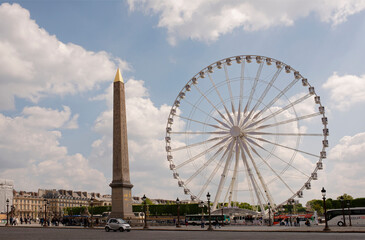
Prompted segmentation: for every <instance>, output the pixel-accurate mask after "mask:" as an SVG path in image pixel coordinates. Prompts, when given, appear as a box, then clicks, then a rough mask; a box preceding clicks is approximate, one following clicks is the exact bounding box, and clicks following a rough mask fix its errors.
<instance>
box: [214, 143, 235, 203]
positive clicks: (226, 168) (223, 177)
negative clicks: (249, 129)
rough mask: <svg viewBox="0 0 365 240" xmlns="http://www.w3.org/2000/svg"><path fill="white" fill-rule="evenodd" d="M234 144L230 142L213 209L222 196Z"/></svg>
mask: <svg viewBox="0 0 365 240" xmlns="http://www.w3.org/2000/svg"><path fill="white" fill-rule="evenodd" d="M234 144H235V140H232V142H231V144H230V145H231V146H230V149H229V153H228V156H227V160H226V164H225V165H224V169H223V173H222V175H221V179H220V181H219V185H218V189H217V193H216V195H215V198H214V202H213V209H216V208H217V203H218V201H219V198H220V197H221V194H222V188H223V186H224V183H225V181H226V177H227V172H228V169H229V166H230V165H231V162H232V161H231V159H232V152H233V147H234Z"/></svg>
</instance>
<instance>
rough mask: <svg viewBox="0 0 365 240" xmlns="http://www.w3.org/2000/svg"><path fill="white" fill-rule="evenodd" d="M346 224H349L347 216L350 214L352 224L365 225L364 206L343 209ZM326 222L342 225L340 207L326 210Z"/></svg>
mask: <svg viewBox="0 0 365 240" xmlns="http://www.w3.org/2000/svg"><path fill="white" fill-rule="evenodd" d="M344 213H345V221H346V225H349V224H350V221H349V216H351V225H352V226H365V208H364V207H356V208H350V211H349V210H348V209H345V210H344ZM327 223H328V225H332V226H333V225H337V226H343V225H344V220H343V212H342V209H331V210H328V211H327Z"/></svg>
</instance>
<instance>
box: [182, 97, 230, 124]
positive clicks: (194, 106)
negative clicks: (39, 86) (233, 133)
mask: <svg viewBox="0 0 365 240" xmlns="http://www.w3.org/2000/svg"><path fill="white" fill-rule="evenodd" d="M185 102H186V103H188V104H189V105H191V106H192V107H193V108H195V109H198V110H199V111H200V112H202V113H204V114H205V115H207V116H208V117H210V118H212V119H214V120H215V121H217V122H219V123H220V124H222V125H223V126H225V127H226V128H230V126H229V125H227V124H225V123H223V122H222V121H219V120H218V119H216V118H215V117H213V116H212V115H211V114H209V113H207V112H206V111H204V110H202V109H201V108H199V107H197V106H196V105H194V104H192V103H191V102H189V101H187V100H185Z"/></svg>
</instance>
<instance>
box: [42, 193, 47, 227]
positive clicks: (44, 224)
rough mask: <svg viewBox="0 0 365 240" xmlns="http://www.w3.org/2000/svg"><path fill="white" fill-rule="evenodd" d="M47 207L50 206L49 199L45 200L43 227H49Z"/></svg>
mask: <svg viewBox="0 0 365 240" xmlns="http://www.w3.org/2000/svg"><path fill="white" fill-rule="evenodd" d="M47 205H48V201H47V199H44V223H43V227H48V224H47Z"/></svg>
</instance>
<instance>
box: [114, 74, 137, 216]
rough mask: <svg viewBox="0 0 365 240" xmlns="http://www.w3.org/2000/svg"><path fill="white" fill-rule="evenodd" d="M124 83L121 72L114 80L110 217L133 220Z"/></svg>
mask: <svg viewBox="0 0 365 240" xmlns="http://www.w3.org/2000/svg"><path fill="white" fill-rule="evenodd" d="M126 113H127V112H126V107H125V92H124V81H123V78H122V75H121V74H120V70H119V69H118V70H117V74H116V75H115V79H114V104H113V181H112V183H111V184H110V185H109V186H110V187H111V188H112V212H111V214H110V217H119V218H124V219H128V218H132V217H133V216H134V214H133V212H132V191H131V189H132V187H133V185H132V184H131V181H130V177H129V159H128V136H127V116H126Z"/></svg>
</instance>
